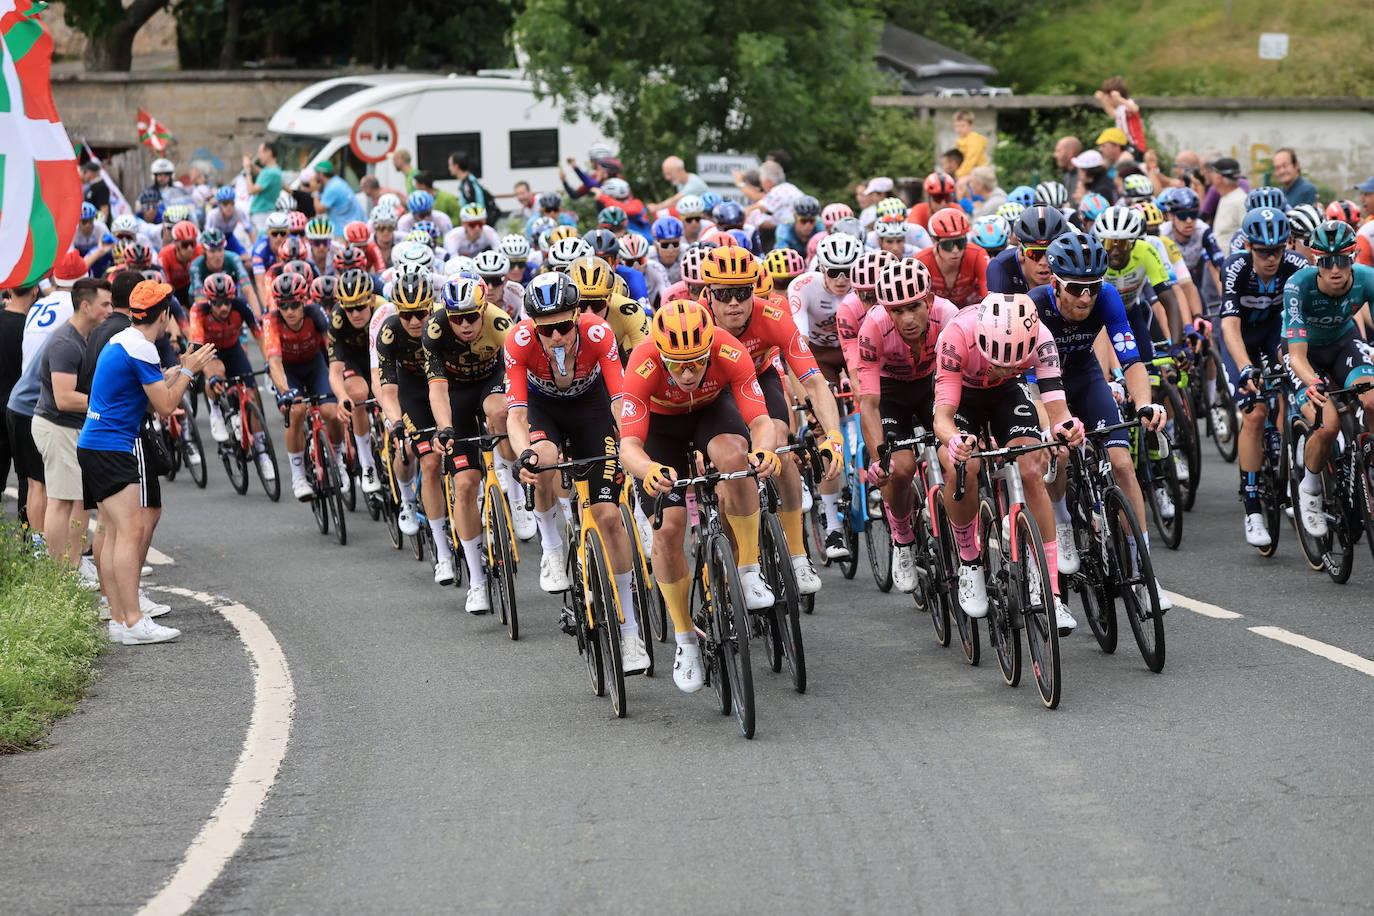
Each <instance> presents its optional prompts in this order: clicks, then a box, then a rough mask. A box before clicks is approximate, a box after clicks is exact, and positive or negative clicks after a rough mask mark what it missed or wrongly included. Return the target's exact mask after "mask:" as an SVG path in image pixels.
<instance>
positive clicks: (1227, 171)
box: [1208, 156, 1240, 178]
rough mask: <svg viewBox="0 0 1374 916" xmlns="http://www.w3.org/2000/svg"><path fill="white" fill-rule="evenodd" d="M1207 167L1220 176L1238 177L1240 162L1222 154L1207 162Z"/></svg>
mask: <svg viewBox="0 0 1374 916" xmlns="http://www.w3.org/2000/svg"><path fill="white" fill-rule="evenodd" d="M1208 167H1209V168H1211V169H1212V171H1214V172H1216V173H1217V174H1218V175H1220V176H1221V177H1222V178H1239V177H1240V163H1239V162H1237V161H1236V160H1234V159H1232V158H1231V157H1230V156H1223V157H1222V158H1220V159H1218V160H1216V161H1215V162H1211V163H1208Z"/></svg>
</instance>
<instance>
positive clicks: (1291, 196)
mask: <svg viewBox="0 0 1374 916" xmlns="http://www.w3.org/2000/svg"><path fill="white" fill-rule="evenodd" d="M1271 164H1272V165H1273V167H1274V181H1275V182H1276V183H1277V184H1278V186H1279V187H1280V188H1282V189H1283V196H1284V198H1285V199H1286V200H1287V201H1288V206H1289V207H1290V208H1291V207H1296V206H1298V205H1299V204H1316V202H1317V187H1316V185H1314V184H1312V182H1310V181H1308V180H1307V179H1306V178H1303V177H1302V168H1301V167H1300V166H1299V165H1298V154H1297V153H1295V152H1293V151H1292V150H1291V149H1289V148H1288V147H1286V146H1285V147H1282V148H1281V149H1278V150H1275V151H1274V156H1273V159H1272V160H1271ZM1356 190H1357V191H1358V190H1359V188H1358V187H1357V188H1356ZM1365 212H1366V213H1368V212H1369V208H1368V207H1365Z"/></svg>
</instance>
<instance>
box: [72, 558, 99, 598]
mask: <svg viewBox="0 0 1374 916" xmlns="http://www.w3.org/2000/svg"><path fill="white" fill-rule="evenodd" d="M76 572H77V575H79V576H80V577H81V587H82V588H88V589H90V590H91V591H95V590H96V589H98V588H100V574H99V573H98V572H97V571H96V568H95V561H94V560H92V559H91V558H90V557H82V558H81V562H80V564H78V565H77V567H76Z"/></svg>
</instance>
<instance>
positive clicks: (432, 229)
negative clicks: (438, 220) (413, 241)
mask: <svg viewBox="0 0 1374 916" xmlns="http://www.w3.org/2000/svg"><path fill="white" fill-rule="evenodd" d="M410 231H411V232H417V231H418V232H423V233H424V234H425V235H427V236H429V243H430V244H431V245H433V246H434V247H435V248H438V247H439V242H440V241H441V240H442V239H443V233H441V232H440V231H439V227H438V226H436V225H435V224H434V223H433V222H432V221H430V220H427V219H422V220H419V221H418V222H416V223H415V225H414V227H412V228H411V230H410ZM407 237H409V236H407Z"/></svg>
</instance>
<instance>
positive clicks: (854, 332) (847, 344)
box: [835, 293, 864, 366]
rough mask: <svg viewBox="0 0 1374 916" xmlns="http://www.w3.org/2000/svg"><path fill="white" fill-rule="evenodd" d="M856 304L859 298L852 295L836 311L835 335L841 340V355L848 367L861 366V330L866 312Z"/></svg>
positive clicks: (842, 301)
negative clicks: (859, 348) (859, 347)
mask: <svg viewBox="0 0 1374 916" xmlns="http://www.w3.org/2000/svg"><path fill="white" fill-rule="evenodd" d="M856 302H857V298H855V297H854V294H853V293H850V294H849V295H848V296H846V297H845V298H844V299H842V300H841V301H840V307H839V308H837V309H836V310H835V333H836V334H837V335H838V336H839V338H840V353H841V354H843V356H844V364H845V365H846V366H858V365H859V350H858V346H859V328H860V326H861V325H862V324H863V321H864V311H863V308H862V307H859V306H857V305H856Z"/></svg>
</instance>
